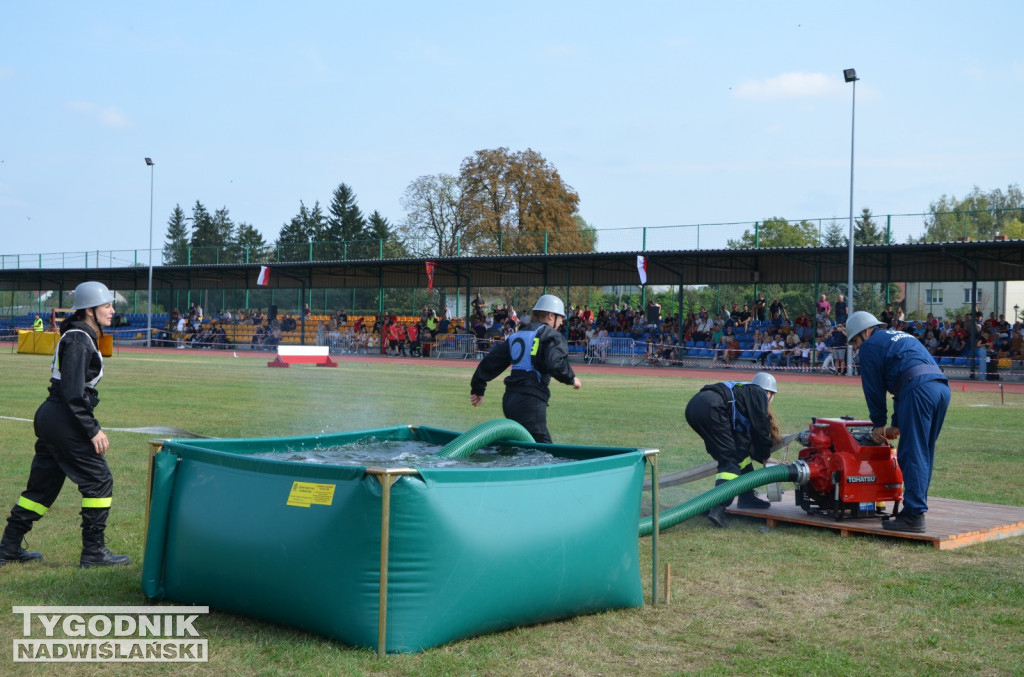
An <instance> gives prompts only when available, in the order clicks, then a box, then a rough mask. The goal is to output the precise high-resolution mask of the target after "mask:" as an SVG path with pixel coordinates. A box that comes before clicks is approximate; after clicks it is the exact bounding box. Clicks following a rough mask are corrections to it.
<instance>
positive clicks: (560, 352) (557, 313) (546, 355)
mask: <svg viewBox="0 0 1024 677" xmlns="http://www.w3.org/2000/svg"><path fill="white" fill-rule="evenodd" d="M564 320H565V306H564V305H563V304H562V299H560V298H558V297H557V296H552V295H551V294H544V295H543V296H541V297H540V298H539V299H537V303H536V305H534V307H533V313H532V315H531V317H530V321H529V322H527V323H525V324H523V325H521V326H520V327H519V330H518V331H517V332H516V333H515V334H513V335H512V336H510V337H509V338H508V340H507V341H504V342H502V343H498V344H497V345H495V346H494V347H493V348H491V349H490V350H489V351H488V352H487V354H486V355H485V356H484V358H483V360H481V362H480V364H479V365H477V368H476V371H475V372H473V380H472V382H471V384H470V396H469V402H470V404H472V405H473V406H474V407H477V406H480V403H481V402H483V401H484V392H485V391H486V390H487V383H488V381H491V380H493V379H495V378H497V377H498V376H499V375H500V374H501V373H502V372H503V371H505V369H506V368H507V367H509V366H511V367H512V372H511V373H510V374H509V375H508V376H507V377H506V378H505V396H504V397H503V398H502V401H501V408H502V411H503V412H504V414H505V418H509V419H512V420H513V421H515V422H517V423H519V424H521V425H522V426H523V427H524V428H526V429H527V430H528V431H529V433H530V434H531V435H533V439H534V440H536V441H537V442H545V443H549V444H550V443H551V433H549V432H548V414H547V408H548V399H550V397H551V390H550V389H549V388H548V384H549V383H551V379H552V378H554V379H555V380H557V381H561V382H562V383H565V384H566V385H571V386H572V387H573V388H574V389H575V390H579V389H580V380H579V379H578V378H577V377H576V374H575V372H573V370H572V366H571V365H570V364H569V346H568V344H567V343H566V340H565V336H563V335H562V334H561V333H560V332H559V328H560V327H561V326H562V322H563V321H564Z"/></svg>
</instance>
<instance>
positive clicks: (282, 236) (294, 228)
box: [276, 201, 310, 261]
mask: <svg viewBox="0 0 1024 677" xmlns="http://www.w3.org/2000/svg"><path fill="white" fill-rule="evenodd" d="M309 242H310V233H309V210H308V209H306V204H305V203H304V202H302V201H299V213H298V214H296V215H295V216H293V217H292V220H291V221H289V222H288V223H286V224H285V225H283V226H282V227H281V232H280V233H278V235H277V242H276V245H277V259H278V260H279V261H308V260H309Z"/></svg>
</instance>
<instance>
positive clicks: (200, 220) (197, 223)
mask: <svg viewBox="0 0 1024 677" xmlns="http://www.w3.org/2000/svg"><path fill="white" fill-rule="evenodd" d="M190 244H191V246H192V252H191V256H190V260H189V263H192V264H199V263H216V262H217V258H218V254H219V251H218V249H219V246H220V244H221V242H220V234H219V233H218V232H217V226H216V225H215V224H214V221H213V217H212V216H210V212H208V211H207V210H206V207H204V206H203V203H202V202H200V201H199V200H196V203H195V205H194V206H193V207H192V241H191V243H190Z"/></svg>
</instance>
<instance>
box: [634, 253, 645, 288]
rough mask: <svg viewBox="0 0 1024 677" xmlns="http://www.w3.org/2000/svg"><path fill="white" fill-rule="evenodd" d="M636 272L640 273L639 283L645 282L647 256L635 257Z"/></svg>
mask: <svg viewBox="0 0 1024 677" xmlns="http://www.w3.org/2000/svg"><path fill="white" fill-rule="evenodd" d="M636 272H638V273H640V284H647V257H646V256H637V257H636Z"/></svg>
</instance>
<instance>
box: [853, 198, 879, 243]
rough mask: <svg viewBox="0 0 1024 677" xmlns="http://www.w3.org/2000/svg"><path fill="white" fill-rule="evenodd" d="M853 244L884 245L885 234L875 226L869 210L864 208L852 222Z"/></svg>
mask: <svg viewBox="0 0 1024 677" xmlns="http://www.w3.org/2000/svg"><path fill="white" fill-rule="evenodd" d="M853 243H854V244H855V245H857V244H885V233H884V232H883V231H881V230H880V229H879V228H878V226H876V225H875V222H874V220H873V219H872V215H871V210H870V209H868V208H867V207H865V208H864V209H863V210H862V211H861V213H860V217H859V218H857V219H855V220H854V222H853Z"/></svg>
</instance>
